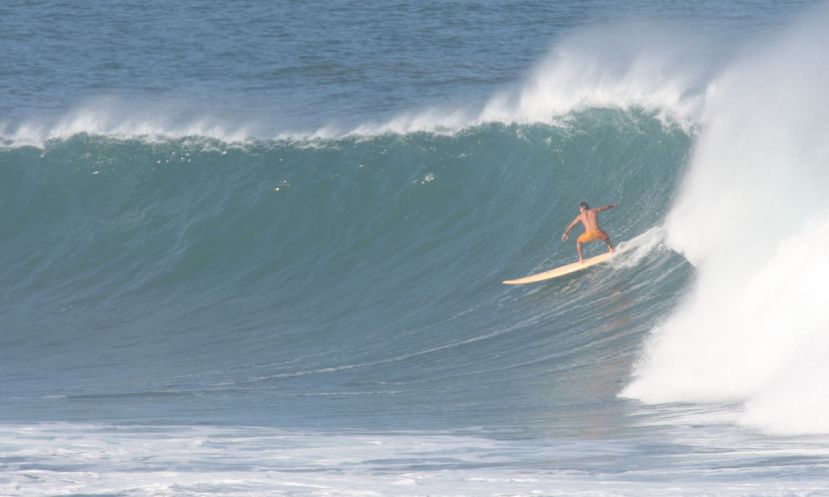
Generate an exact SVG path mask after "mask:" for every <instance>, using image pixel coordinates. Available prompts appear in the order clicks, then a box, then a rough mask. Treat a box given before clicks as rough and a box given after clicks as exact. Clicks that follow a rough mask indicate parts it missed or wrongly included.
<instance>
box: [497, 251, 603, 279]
mask: <svg viewBox="0 0 829 497" xmlns="http://www.w3.org/2000/svg"><path fill="white" fill-rule="evenodd" d="M617 253H618V250H617V251H616V252H605V253H604V254H601V255H597V256H595V257H590V258H589V259H585V260H584V262H574V263H572V264H567V265H565V266H561V267H557V268H555V269H550V270H549V271H544V272H543V273H538V274H532V275H530V276H524V277H523V278H518V279H515V280H505V281H504V284H505V285H526V284H527V283H537V282H539V281H546V280H552V279H554V278H559V277H561V276H564V275H567V274H572V273H577V272H579V271H582V270H584V269H587V268H589V267H591V266H595V265H596V264H601V263H603V262H607V261H609V260H610V259H612V258H613V256H614V255H616V254H617Z"/></svg>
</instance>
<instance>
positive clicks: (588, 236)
mask: <svg viewBox="0 0 829 497" xmlns="http://www.w3.org/2000/svg"><path fill="white" fill-rule="evenodd" d="M609 238H610V237H609V236H607V233H605V232H604V231H602V230H590V231H585V232H584V233H582V234H581V235H579V238H578V241H579V242H581V243H587V242H598V241H599V240H607V239H609Z"/></svg>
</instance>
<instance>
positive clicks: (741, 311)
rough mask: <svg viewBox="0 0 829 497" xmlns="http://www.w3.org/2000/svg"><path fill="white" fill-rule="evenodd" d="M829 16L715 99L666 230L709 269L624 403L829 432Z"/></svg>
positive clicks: (764, 426) (733, 77) (660, 334)
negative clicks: (720, 408)
mask: <svg viewBox="0 0 829 497" xmlns="http://www.w3.org/2000/svg"><path fill="white" fill-rule="evenodd" d="M827 27H829V10H823V11H822V12H820V13H818V14H817V15H813V16H812V18H811V19H809V20H808V21H806V22H801V23H800V24H798V25H797V26H796V27H795V28H794V29H791V30H789V31H788V32H787V33H785V34H784V35H783V36H781V37H779V38H778V39H776V40H774V41H772V42H770V43H769V44H768V45H767V46H766V47H762V48H758V49H756V50H754V51H752V52H751V53H750V54H746V55H744V56H743V57H742V58H741V59H740V60H739V61H737V62H736V63H735V64H732V65H731V66H730V67H729V69H728V70H727V71H725V72H724V73H723V74H722V75H721V76H720V77H719V78H716V79H715V80H714V82H713V83H712V84H711V85H710V87H709V89H708V95H707V97H706V105H705V111H704V121H705V123H706V124H705V126H704V128H703V130H702V132H701V134H700V136H699V140H698V143H697V145H696V148H695V151H694V155H693V158H692V161H691V164H690V167H689V171H688V175H687V178H686V179H685V181H684V182H683V184H682V188H681V191H680V192H679V196H678V198H677V200H676V202H675V205H674V206H673V208H672V210H671V212H670V214H669V215H668V218H667V220H666V223H665V229H666V232H667V240H668V243H669V244H670V245H671V247H672V248H674V249H675V250H677V251H679V252H680V253H682V254H683V255H685V256H686V257H687V258H688V259H689V260H690V261H691V262H692V263H693V264H694V265H696V266H697V276H698V280H697V282H696V285H695V289H694V291H693V293H692V294H691V295H690V296H689V298H688V299H687V301H686V302H685V303H684V304H683V305H682V306H681V307H680V309H679V310H678V311H677V312H676V313H675V314H674V315H673V316H671V317H670V318H669V319H668V320H667V321H666V322H665V323H664V325H662V326H661V327H660V328H659V329H658V330H655V331H654V336H653V338H652V339H651V341H650V343H649V344H648V349H647V351H646V353H645V357H644V360H643V361H642V363H641V364H640V365H639V366H638V367H637V368H636V371H635V374H634V376H635V378H634V381H633V382H632V383H631V384H630V385H629V386H628V387H627V388H626V389H625V391H624V392H623V395H625V396H628V397H633V398H638V399H641V400H643V401H646V402H672V401H703V402H709V401H710V402H718V401H728V402H742V403H744V406H745V408H744V414H743V416H742V418H741V421H742V422H743V423H746V424H748V425H750V426H753V427H757V428H759V429H761V430H764V431H766V432H771V433H784V434H796V433H810V432H829V395H827V394H829V367H827V364H829V138H827V137H829V57H826V55H825V47H827V46H829V30H827V29H826V28H827Z"/></svg>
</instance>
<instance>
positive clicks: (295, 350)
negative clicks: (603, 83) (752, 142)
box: [0, 110, 690, 426]
mask: <svg viewBox="0 0 829 497" xmlns="http://www.w3.org/2000/svg"><path fill="white" fill-rule="evenodd" d="M689 146H690V137H689V136H688V135H687V134H686V132H684V131H683V130H682V129H681V128H678V127H666V126H664V125H663V123H662V122H660V121H659V120H658V119H657V118H655V117H654V116H652V115H649V114H647V113H642V112H631V111H621V110H619V111H614V110H593V111H586V112H583V113H579V114H574V115H572V116H571V118H570V123H569V124H567V125H566V126H550V125H521V126H519V125H510V126H506V125H499V124H492V125H482V126H478V127H472V128H469V129H467V130H465V131H462V132H458V133H456V134H453V135H446V136H444V135H435V134H428V133H415V134H406V135H380V136H376V137H373V138H365V139H356V138H344V139H338V140H315V141H304V142H295V141H258V142H251V143H248V144H246V145H243V146H234V145H229V144H226V143H224V142H216V141H212V140H209V139H182V140H173V139H170V140H167V141H161V142H146V141H142V140H139V139H132V140H127V139H114V138H107V137H96V136H89V135H78V136H75V137H73V138H70V139H65V140H56V141H50V142H48V143H47V144H46V146H45V148H42V149H38V148H31V147H12V148H7V149H5V150H2V152H0V160H2V162H3V164H4V165H5V167H4V168H3V171H2V174H3V178H2V179H3V181H2V184H3V188H4V192H3V195H2V198H3V199H4V205H3V207H4V210H5V211H6V212H7V213H9V215H8V216H6V217H5V218H4V226H2V233H3V243H4V246H5V247H6V249H5V250H4V251H3V264H4V265H5V266H6V267H8V268H10V270H9V272H8V273H7V284H6V285H5V298H6V301H7V302H10V303H11V305H10V306H8V307H6V308H5V312H4V314H3V322H4V328H5V329H7V330H10V331H11V333H6V335H5V340H4V343H5V347H4V353H5V354H8V356H7V357H25V358H26V361H24V362H23V363H22V364H21V363H19V362H18V361H15V365H14V367H13V370H11V369H8V370H6V371H5V372H6V373H8V374H10V375H12V376H14V377H16V378H18V379H19V380H18V383H17V385H16V386H11V387H9V388H11V390H12V391H13V393H14V395H13V397H15V398H18V401H19V403H12V404H8V405H7V406H6V408H4V409H2V410H0V411H2V413H3V417H4V418H6V419H8V418H9V417H16V416H19V415H20V409H23V408H25V406H31V407H32V412H30V413H29V415H31V416H33V417H34V418H36V419H37V418H42V417H45V418H47V419H51V418H54V419H66V418H69V419H73V417H74V416H76V415H78V414H77V413H78V412H80V411H76V409H81V408H80V407H79V406H82V405H83V401H84V399H86V400H87V401H89V400H94V401H96V402H103V404H104V405H105V406H106V407H103V409H102V410H101V411H99V415H100V416H102V417H103V418H104V419H107V418H108V417H112V418H113V419H122V417H126V418H130V416H133V415H135V414H129V413H130V412H131V411H130V407H129V406H131V405H132V404H133V402H131V401H130V399H133V400H134V403H135V404H139V405H142V406H153V405H155V406H156V408H157V409H156V410H153V409H150V408H149V407H146V408H147V409H149V412H150V413H152V417H153V419H156V418H157V419H160V420H164V419H167V418H168V417H170V416H173V414H170V413H168V412H167V411H166V410H165V409H163V406H164V405H165V404H166V403H167V402H168V401H169V399H171V398H173V399H175V400H174V403H176V405H179V404H178V403H181V404H180V408H178V409H177V410H176V411H175V412H176V413H177V414H175V416H181V419H182V420H188V421H193V420H197V421H198V420H202V421H211V420H212V421H222V420H224V421H227V420H228V419H231V418H232V419H236V418H235V417H236V416H242V417H243V418H245V417H250V418H251V419H249V421H251V422H264V423H278V424H281V425H282V426H284V425H285V424H287V425H290V424H291V423H304V422H309V421H314V420H315V416H317V417H318V419H316V421H317V422H320V423H322V424H326V423H331V422H334V420H335V419H334V418H332V417H331V416H332V415H331V413H333V412H337V413H339V414H338V416H342V418H343V419H342V420H338V421H337V422H344V423H346V424H355V425H363V424H366V423H368V424H371V423H376V422H378V421H377V418H378V417H380V418H382V419H385V420H388V419H389V417H390V416H393V415H394V416H404V417H405V418H407V419H410V421H409V422H411V423H414V424H416V423H417V422H418V420H421V421H422V420H427V419H429V420H435V419H443V421H442V422H443V423H446V424H448V425H453V424H457V423H458V422H460V419H459V418H458V417H457V415H456V414H454V413H455V412H456V411H457V410H459V409H463V410H464V411H467V410H468V409H466V407H463V406H475V407H474V408H472V407H470V409H469V410H470V412H471V413H476V412H479V414H477V416H480V420H479V421H480V422H481V423H495V424H498V423H506V422H511V421H510V420H514V419H513V416H514V414H511V413H514V411H515V410H516V409H520V410H521V411H523V412H525V413H526V416H528V417H530V418H532V417H533V416H536V417H537V416H545V412H546V411H547V410H548V409H549V405H548V402H547V401H546V400H545V399H548V398H549V395H551V394H552V393H551V392H550V391H549V388H550V386H549V379H550V378H551V377H552V378H555V380H554V381H555V383H557V384H559V387H558V388H560V389H561V392H559V393H560V394H561V395H564V397H565V398H569V399H570V400H569V401H570V402H577V403H583V402H588V403H589V402H591V401H599V400H601V401H607V399H608V398H610V399H612V397H613V392H614V389H616V388H618V385H619V382H620V381H622V380H623V378H624V377H625V370H626V368H627V363H626V362H625V360H624V359H623V358H624V357H625V356H626V355H629V354H632V353H634V351H635V348H636V343H637V340H638V339H637V336H638V335H640V334H641V333H643V332H644V331H645V330H646V329H647V323H648V322H652V321H653V320H654V319H656V317H657V316H659V314H660V312H659V310H660V309H664V308H665V307H667V306H669V305H670V302H671V300H672V298H673V297H671V296H672V295H675V293H676V292H677V291H678V288H680V287H682V285H683V284H684V281H685V278H686V277H687V274H688V273H687V268H686V269H682V268H683V267H684V266H683V262H682V260H681V258H677V257H675V256H674V257H671V256H670V255H669V254H666V253H660V252H659V251H657V252H656V253H655V254H656V255H651V256H649V257H651V258H652V262H651V265H652V267H651V268H650V269H644V270H642V269H641V268H638V269H634V268H632V267H621V268H619V269H618V273H613V276H612V277H611V278H610V279H609V280H607V281H605V282H602V283H601V284H597V283H598V280H596V278H600V277H601V276H599V275H598V274H596V275H590V276H588V277H585V278H582V279H573V280H570V281H567V282H565V283H564V284H563V286H562V287H559V288H558V289H557V290H553V289H551V288H549V287H548V288H544V287H542V288H540V289H539V288H535V289H532V290H517V291H516V290H511V289H509V288H507V287H505V286H503V285H501V284H500V281H501V280H502V279H506V278H508V277H514V276H518V275H521V274H522V273H528V272H530V271H532V270H537V269H540V268H543V267H546V266H550V265H557V264H562V263H566V262H570V261H571V260H573V259H574V258H575V250H574V246H573V245H572V244H563V243H561V241H560V240H559V239H558V238H559V236H560V234H561V231H562V230H563V228H564V226H566V224H567V223H568V222H569V221H570V219H571V217H572V216H573V215H575V213H576V212H577V209H576V206H577V205H578V202H579V201H581V200H582V199H588V200H590V201H593V202H603V201H611V200H612V201H616V202H618V203H620V204H621V206H622V207H620V208H619V209H618V210H617V211H612V213H608V214H607V223H608V224H607V227H608V229H609V230H610V231H611V233H612V234H613V236H614V238H616V239H617V240H619V241H621V240H626V239H630V238H632V237H634V236H636V235H639V234H641V233H644V232H646V231H648V230H649V229H650V228H652V227H654V226H656V225H657V224H658V223H659V221H660V212H664V210H665V209H666V208H667V205H668V202H669V199H670V195H671V192H672V191H673V189H674V184H675V181H676V178H677V173H678V171H680V170H681V168H682V164H683V163H684V161H685V158H686V156H687V153H688V151H689ZM644 267H645V268H647V266H644ZM666 268H672V269H670V270H669V269H666ZM666 271H667V273H668V274H663V273H665V272H666ZM648 280H654V281H655V283H654V284H653V285H647V286H644V285H642V284H641V283H637V282H643V281H648ZM623 288H628V290H627V291H630V292H633V294H627V295H626V296H625V299H623V300H624V302H627V303H624V302H620V300H619V299H618V298H617V297H614V294H618V292H621V291H622V289H623ZM551 292H554V293H555V294H556V295H557V298H556V299H555V300H551V299H550V298H549V297H550V296H551V295H552V293H551ZM645 301H652V302H653V306H652V307H651V306H646V305H644V304H643V302H645ZM585 305H589V306H590V307H591V308H590V309H587V310H585V309H583V307H584V306H585ZM630 312H633V313H634V314H633V316H631V315H630ZM622 316H626V317H622ZM587 318H590V319H587ZM597 321H598V322H602V323H604V324H603V325H602V326H601V327H599V328H596V327H595V325H594V323H595V322H597ZM553 323H556V324H555V326H552V324H553ZM631 323H635V325H631ZM551 334H552V335H551ZM588 345H589V347H588ZM588 349H589V350H588ZM602 357H604V358H605V360H606V361H602V360H601V358H602ZM629 361H630V359H628V363H629ZM601 362H606V366H605V367H606V372H605V375H603V376H604V380H607V383H606V384H604V383H595V382H598V381H599V380H597V379H595V378H592V379H590V380H589V381H590V382H591V383H592V384H593V386H592V387H591V388H596V389H597V390H598V391H597V392H596V393H595V394H594V395H590V396H588V397H587V398H581V397H580V396H574V397H572V398H570V396H573V395H575V392H576V391H577V390H573V389H574V388H577V385H579V384H580V383H581V382H583V381H588V380H586V379H584V378H582V377H581V375H580V374H579V373H578V371H580V370H581V368H583V367H587V366H588V365H590V364H594V365H595V364H597V363H601ZM4 364H9V363H8V362H5V361H4ZM6 367H8V366H6ZM124 371H129V377H126V378H125V377H124V376H123V372H124ZM493 388H498V389H500V390H503V391H505V392H512V393H511V394H507V395H508V397H514V398H510V399H508V400H509V401H508V402H506V405H508V406H509V407H507V408H505V407H503V403H502V401H503V400H504V399H501V400H500V401H498V402H493V401H492V399H491V393H490V392H491V391H492V389H493ZM554 390H557V389H556V388H554ZM229 398H234V399H235V400H234V401H233V402H230V401H229V400H227V402H228V403H229V405H227V406H224V407H222V404H223V402H224V401H225V400H226V399H229ZM34 399H40V400H34ZM44 399H46V400H44ZM107 399H123V400H124V402H123V403H121V402H109V401H108V400H107ZM223 399H224V400H223ZM559 400H560V401H563V399H559ZM44 402H45V403H46V404H48V409H44V405H43V403H44ZM240 405H241V406H244V409H240ZM309 406H315V407H314V409H310V411H311V412H314V413H316V414H314V415H309ZM367 406H370V408H367ZM516 406H520V407H516ZM223 409H226V411H223ZM81 411H82V409H81ZM142 412H143V411H142ZM145 414H146V413H145ZM466 416H473V417H475V416H476V414H469V413H468V414H465V417H464V422H468V421H469V420H468V419H467V418H466ZM364 418H365V419H364ZM367 419H370V420H371V421H367ZM430 422H433V421H430Z"/></svg>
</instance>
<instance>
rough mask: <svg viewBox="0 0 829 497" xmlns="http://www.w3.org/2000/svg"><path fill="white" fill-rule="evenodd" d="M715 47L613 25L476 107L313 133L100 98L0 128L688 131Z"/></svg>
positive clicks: (264, 136)
mask: <svg viewBox="0 0 829 497" xmlns="http://www.w3.org/2000/svg"><path fill="white" fill-rule="evenodd" d="M711 45H712V44H711V43H708V44H705V43H701V42H700V41H699V40H695V39H694V38H693V37H692V36H690V35H687V34H681V31H680V30H673V31H670V32H669V31H668V30H665V29H660V28H657V27H655V26H652V25H642V24H618V25H615V26H611V27H603V28H601V29H599V28H594V29H587V30H584V31H581V32H579V33H576V34H574V35H571V36H569V37H566V38H564V39H563V40H561V41H560V42H559V43H557V44H556V46H555V47H554V48H553V49H552V50H551V51H550V53H549V55H548V56H547V57H546V58H545V59H544V60H543V61H542V62H540V63H539V64H538V65H537V66H536V67H535V68H534V69H533V70H532V71H531V72H530V74H529V75H527V77H526V78H525V79H524V80H523V81H519V82H517V83H515V84H513V85H510V86H508V87H507V88H503V89H501V90H500V91H496V92H494V94H492V95H491V97H490V98H489V99H488V100H487V101H486V102H485V103H484V104H482V105H480V104H479V105H465V106H453V105H444V106H435V105H431V106H427V107H425V108H424V109H411V110H409V111H406V112H402V113H399V114H398V115H395V116H392V117H391V118H379V119H365V120H364V122H363V123H362V124H358V125H356V126H353V125H352V126H344V125H342V124H339V123H337V122H329V123H327V124H325V125H322V126H318V127H316V128H315V129H311V130H310V131H303V130H297V129H292V127H291V125H290V123H282V122H268V120H267V119H261V118H260V119H252V118H251V117H250V116H244V115H243V116H240V115H238V114H235V113H234V112H232V111H231V112H223V111H222V110H221V109H213V111H210V110H208V111H205V110H203V109H202V108H201V107H199V108H193V107H188V106H187V105H186V104H184V103H182V102H177V101H167V100H166V99H164V98H161V99H160V100H158V101H150V102H141V101H132V100H122V99H118V98H115V97H107V96H103V97H100V98H94V99H90V100H88V101H86V102H82V103H81V104H79V105H78V106H76V107H75V108H74V109H71V110H69V111H67V112H65V114H64V115H62V116H59V117H56V118H55V117H52V118H49V117H43V116H41V117H35V118H31V119H27V120H24V121H22V122H19V123H9V122H6V123H4V125H3V126H2V127H1V128H0V131H1V132H2V133H0V134H2V137H3V141H5V142H6V144H7V145H12V146H36V147H42V146H43V145H44V144H45V143H46V142H47V141H50V140H60V139H67V138H70V137H72V136H74V135H79V134H88V135H98V136H108V137H116V138H127V139H129V138H145V139H163V138H172V139H178V138H184V137H205V138H211V139H216V140H221V141H225V142H231V143H236V142H246V141H250V140H273V139H277V140H292V141H309V140H331V139H341V138H345V137H373V136H378V135H384V134H398V135H403V134H409V133H418V132H429V133H450V134H451V133H455V132H458V131H461V130H464V129H467V128H470V127H475V126H480V125H483V124H494V123H500V124H532V123H538V124H562V123H565V122H567V121H568V119H570V118H571V117H572V115H573V114H574V113H579V112H582V111H584V110H588V109H595V108H603V109H621V110H633V109H637V110H644V111H645V112H647V113H651V114H655V115H658V116H660V118H661V119H662V120H663V121H665V122H672V123H678V124H680V125H681V126H683V127H685V128H686V129H690V127H692V126H694V125H695V124H696V123H697V122H699V120H700V119H701V117H702V116H703V111H704V107H705V102H706V98H707V93H708V91H709V82H710V80H711V74H713V73H714V71H715V69H716V68H717V67H718V65H719V57H715V56H713V55H712V53H713V50H712V49H711Z"/></svg>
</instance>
